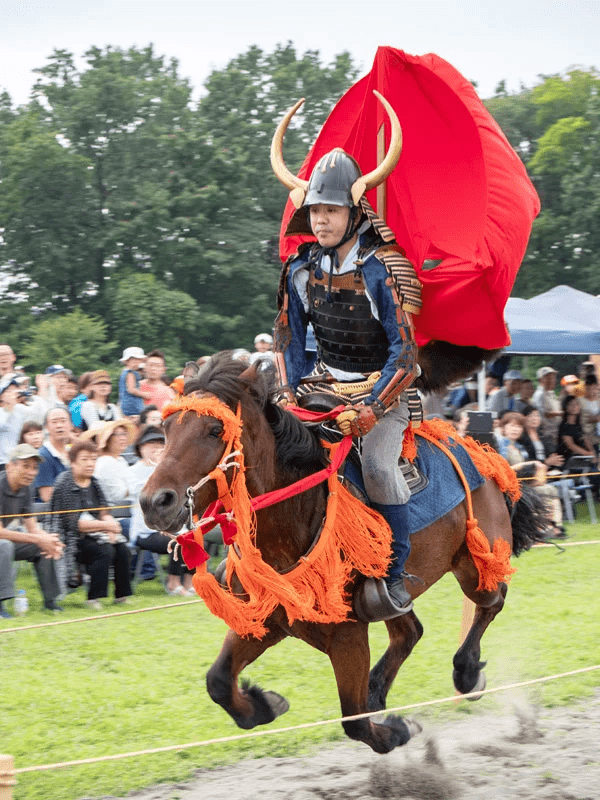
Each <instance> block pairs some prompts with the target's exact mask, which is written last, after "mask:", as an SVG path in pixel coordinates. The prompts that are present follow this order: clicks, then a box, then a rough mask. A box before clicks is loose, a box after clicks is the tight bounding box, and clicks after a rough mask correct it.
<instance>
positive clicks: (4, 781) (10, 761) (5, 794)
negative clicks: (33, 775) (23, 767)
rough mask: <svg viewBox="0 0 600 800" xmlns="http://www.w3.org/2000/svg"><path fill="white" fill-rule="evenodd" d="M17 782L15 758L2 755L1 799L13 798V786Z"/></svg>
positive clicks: (0, 769) (9, 799) (0, 762)
mask: <svg viewBox="0 0 600 800" xmlns="http://www.w3.org/2000/svg"><path fill="white" fill-rule="evenodd" d="M16 784H17V781H16V780H15V760H14V758H13V757H12V756H5V755H0V800H13V790H12V787H13V786H16Z"/></svg>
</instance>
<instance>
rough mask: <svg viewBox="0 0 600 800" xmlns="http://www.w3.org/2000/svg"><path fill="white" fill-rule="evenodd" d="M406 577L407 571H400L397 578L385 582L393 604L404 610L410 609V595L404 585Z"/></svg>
mask: <svg viewBox="0 0 600 800" xmlns="http://www.w3.org/2000/svg"><path fill="white" fill-rule="evenodd" d="M407 577H408V573H406V572H404V571H403V572H402V573H401V575H400V577H399V578H396V580H394V581H391V582H390V583H388V584H387V590H388V594H389V596H390V597H391V599H392V600H393V601H394V604H395V605H397V606H398V608H401V609H402V610H404V611H410V609H411V608H412V605H413V604H412V597H411V596H410V593H409V592H408V591H407V589H406V586H405V585H404V579H405V578H407Z"/></svg>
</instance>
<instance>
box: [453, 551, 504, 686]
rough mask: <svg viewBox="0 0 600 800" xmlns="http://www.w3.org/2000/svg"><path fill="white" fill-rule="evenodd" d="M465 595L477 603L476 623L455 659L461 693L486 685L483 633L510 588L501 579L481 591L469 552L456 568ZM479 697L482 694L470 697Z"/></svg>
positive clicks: (456, 678)
mask: <svg viewBox="0 0 600 800" xmlns="http://www.w3.org/2000/svg"><path fill="white" fill-rule="evenodd" d="M453 572H454V574H455V576H456V578H457V580H458V582H459V583H460V586H461V588H462V590H463V592H464V593H465V595H466V596H467V597H468V598H469V600H472V601H473V603H475V614H474V617H473V623H472V624H471V627H470V629H469V632H468V633H467V636H466V637H465V640H464V642H463V643H462V645H461V646H460V647H459V649H458V650H457V651H456V653H455V655H454V659H453V665H454V671H453V673H452V679H453V681H454V686H455V687H456V690H457V691H458V692H460V693H461V694H468V693H469V692H474V691H480V690H483V689H485V673H484V672H483V667H484V666H485V661H480V660H479V659H480V656H481V637H482V636H483V634H484V633H485V631H486V629H487V627H488V625H489V624H490V622H492V621H493V619H494V618H495V616H496V614H498V613H499V612H500V611H502V608H503V606H504V598H505V596H506V592H507V586H506V584H505V583H500V584H499V585H498V589H497V590H496V591H494V592H480V591H477V585H478V583H479V575H478V573H477V569H476V567H475V565H474V564H473V562H472V561H471V559H470V558H469V557H468V556H465V557H464V558H462V559H461V560H460V562H459V563H458V564H457V565H456V567H455V568H454V569H453ZM469 699H473V700H478V699H479V698H478V697H473V698H469Z"/></svg>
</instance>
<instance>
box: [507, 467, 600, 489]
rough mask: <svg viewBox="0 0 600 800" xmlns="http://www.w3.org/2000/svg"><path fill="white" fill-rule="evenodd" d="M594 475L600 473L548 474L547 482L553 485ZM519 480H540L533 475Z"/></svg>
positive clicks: (575, 487)
mask: <svg viewBox="0 0 600 800" xmlns="http://www.w3.org/2000/svg"><path fill="white" fill-rule="evenodd" d="M517 466H518V464H517ZM592 475H600V472H570V473H566V474H564V475H563V474H560V475H553V474H548V475H547V477H546V482H547V483H550V484H552V483H554V481H562V480H564V479H565V478H588V477H591V476H592ZM517 480H519V481H536V480H538V478H536V476H535V475H532V476H531V477H530V478H519V476H518V475H517ZM573 488H574V489H575V490H576V489H577V486H574V487H573Z"/></svg>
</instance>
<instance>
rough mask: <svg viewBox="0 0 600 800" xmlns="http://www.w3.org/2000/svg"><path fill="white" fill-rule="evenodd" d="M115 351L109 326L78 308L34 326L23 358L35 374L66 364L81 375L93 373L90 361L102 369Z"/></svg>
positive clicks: (23, 351)
mask: <svg viewBox="0 0 600 800" xmlns="http://www.w3.org/2000/svg"><path fill="white" fill-rule="evenodd" d="M114 349H115V343H114V342H107V341H106V324H105V323H104V322H103V321H102V320H101V319H98V318H97V317H91V316H88V315H86V314H84V313H83V312H82V311H81V310H80V309H79V308H76V309H75V310H74V311H71V312H70V313H69V314H65V315H64V316H52V317H48V318H47V319H44V320H41V321H40V322H39V323H36V324H34V325H33V326H32V327H31V329H30V332H29V338H28V341H26V342H25V344H24V345H23V347H22V349H21V354H20V355H21V359H22V362H23V364H24V366H26V367H27V368H28V369H29V370H31V371H35V372H43V371H44V369H45V368H46V367H47V366H48V365H49V364H65V365H68V366H69V369H71V370H73V372H74V373H75V374H76V375H80V374H81V373H82V372H86V371H87V370H89V369H90V361H93V362H94V364H96V365H97V366H99V364H100V363H102V362H103V361H105V360H106V359H108V358H109V356H110V355H111V354H112V353H113V351H114Z"/></svg>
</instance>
